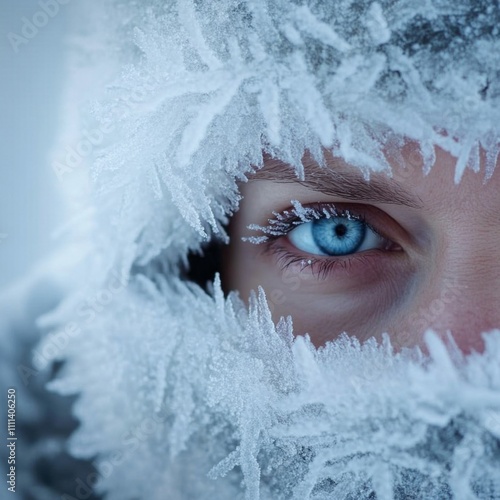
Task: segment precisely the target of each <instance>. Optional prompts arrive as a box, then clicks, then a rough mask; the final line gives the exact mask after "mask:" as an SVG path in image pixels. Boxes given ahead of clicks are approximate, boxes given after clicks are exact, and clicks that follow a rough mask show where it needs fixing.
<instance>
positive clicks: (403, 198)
mask: <svg viewBox="0 0 500 500" xmlns="http://www.w3.org/2000/svg"><path fill="white" fill-rule="evenodd" d="M417 151H418V148H417V147H416V145H415V144H411V143H408V144H407V145H406V146H405V147H404V148H403V150H402V152H401V153H402V157H403V161H402V162H401V163H400V164H398V165H396V164H395V162H391V163H394V164H393V173H392V177H389V176H388V175H386V174H385V173H377V174H371V176H370V180H369V181H366V180H364V179H363V176H362V175H361V174H360V172H359V170H358V169H356V168H354V167H352V166H349V165H347V164H345V163H344V162H342V161H341V160H339V159H338V158H333V157H332V156H331V155H328V154H327V156H326V159H327V166H326V167H327V168H321V167H319V166H318V165H317V164H316V163H315V162H314V161H313V160H312V159H311V157H310V156H308V155H306V156H305V157H304V159H303V163H304V165H305V180H304V181H299V180H298V179H297V178H296V176H295V174H294V171H293V169H292V168H291V167H290V166H287V165H285V164H283V163H281V162H279V161H277V160H272V159H268V160H267V161H266V162H265V166H264V168H263V169H262V170H260V171H259V172H257V173H256V174H255V175H254V176H253V177H252V178H251V179H250V180H249V182H248V183H246V184H243V185H242V186H241V192H242V195H243V200H242V202H241V208H240V210H239V212H238V213H237V214H236V215H235V216H234V218H233V220H232V223H231V227H230V236H231V244H230V245H229V248H228V250H227V254H226V255H225V258H224V260H225V262H226V263H227V265H226V268H225V269H224V271H223V281H224V284H225V287H226V289H236V290H238V291H239V292H240V295H241V296H242V298H244V299H248V297H249V294H250V291H251V290H256V289H257V288H258V287H259V286H261V287H263V288H264V291H265V292H266V296H267V299H268V303H269V306H270V308H271V311H272V313H273V318H274V319H275V320H276V321H277V320H279V318H280V317H281V316H288V315H290V316H292V319H293V325H294V332H295V334H297V335H301V334H305V333H308V334H309V335H310V337H311V340H312V341H313V343H314V344H315V345H316V346H321V345H323V344H324V343H325V342H327V341H329V340H333V339H335V338H336V337H338V336H339V335H340V334H341V333H342V332H346V333H348V334H349V335H354V336H356V337H358V338H359V339H360V340H361V341H363V340H366V339H368V338H370V337H375V338H377V339H378V340H380V339H381V338H382V334H383V333H384V332H387V333H388V334H389V336H390V339H391V343H392V345H393V346H394V347H395V348H396V349H400V348H402V347H406V346H407V347H411V346H415V345H419V346H421V347H422V348H424V350H425V347H424V346H425V343H424V333H425V330H426V329H427V328H432V329H434V330H435V331H436V332H437V333H438V334H440V335H441V336H442V337H443V338H444V339H445V341H446V342H449V341H450V340H449V332H451V334H452V335H453V339H454V341H455V342H456V344H457V345H458V346H459V348H460V349H461V350H462V351H463V352H465V353H469V352H470V351H471V350H478V351H481V350H482V348H483V341H482V337H481V333H482V332H485V331H488V330H490V329H492V328H495V327H500V307H499V304H500V265H499V262H500V196H499V194H500V171H499V168H498V167H497V169H496V170H495V172H494V174H493V177H492V178H491V179H490V180H489V181H487V183H485V182H484V170H483V171H481V172H479V173H475V172H473V171H472V170H470V169H467V170H466V172H465V173H464V175H463V177H462V180H461V182H460V183H459V184H458V185H457V184H455V183H454V175H455V161H456V160H455V159H454V158H453V157H452V156H450V155H449V154H447V153H445V152H443V151H442V150H439V149H438V150H436V165H435V166H434V167H433V169H432V170H431V172H430V173H429V174H428V175H426V176H425V175H424V174H423V173H422V168H421V165H418V163H419V161H418V160H417V161H416V158H418V156H417ZM388 157H389V154H388ZM249 226H250V228H249Z"/></svg>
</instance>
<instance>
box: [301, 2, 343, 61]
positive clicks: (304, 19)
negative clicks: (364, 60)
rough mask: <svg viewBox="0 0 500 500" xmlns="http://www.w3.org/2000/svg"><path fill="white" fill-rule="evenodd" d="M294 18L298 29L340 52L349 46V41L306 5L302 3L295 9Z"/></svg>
mask: <svg viewBox="0 0 500 500" xmlns="http://www.w3.org/2000/svg"><path fill="white" fill-rule="evenodd" d="M295 19H296V22H297V26H298V27H299V28H300V29H302V30H303V31H305V32H306V33H307V34H309V35H311V36H312V37H314V38H316V39H318V40H321V41H322V42H323V43H326V44H328V45H331V46H332V47H334V48H335V49H337V50H339V51H340V52H346V51H348V50H349V49H350V48H351V47H350V45H349V43H348V42H346V41H345V40H343V39H342V37H341V36H339V35H338V34H337V33H335V31H334V30H333V29H332V27H331V26H329V25H328V24H326V23H324V22H323V21H320V20H319V19H318V18H317V17H316V16H315V15H314V14H313V13H312V12H311V10H310V9H309V7H308V6H307V5H302V6H300V7H299V8H298V9H297V10H296V11H295Z"/></svg>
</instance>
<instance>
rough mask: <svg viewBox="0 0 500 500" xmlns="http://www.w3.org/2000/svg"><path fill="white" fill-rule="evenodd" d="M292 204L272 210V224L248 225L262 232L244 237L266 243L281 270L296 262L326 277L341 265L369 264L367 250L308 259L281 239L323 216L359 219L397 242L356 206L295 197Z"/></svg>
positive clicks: (318, 275)
mask: <svg viewBox="0 0 500 500" xmlns="http://www.w3.org/2000/svg"><path fill="white" fill-rule="evenodd" d="M292 205H293V207H294V208H293V209H292V210H284V211H283V212H273V215H274V216H275V219H269V220H268V222H269V225H267V226H259V225H257V224H251V225H249V226H248V229H251V230H254V231H260V232H261V233H263V235H261V236H250V237H246V238H243V240H244V241H249V242H251V243H254V244H262V243H264V244H265V246H264V249H263V253H269V254H271V255H273V256H275V257H276V258H277V262H278V265H279V266H280V269H281V271H285V270H286V269H287V268H289V267H290V266H292V265H294V264H298V263H301V264H302V265H303V268H306V267H309V268H310V270H311V273H312V274H313V275H316V276H317V278H318V279H320V278H325V277H327V276H328V275H329V274H330V273H332V272H333V271H334V270H335V268H337V267H338V266H341V267H343V268H344V269H350V268H351V267H352V266H353V265H354V264H356V263H359V264H360V265H363V264H365V265H366V264H368V261H369V258H368V257H367V256H365V255H363V253H364V252H360V253H358V254H352V255H348V256H342V257H319V258H318V257H315V258H314V259H307V258H304V256H300V255H298V254H296V253H294V252H291V251H290V250H287V249H286V248H285V247H284V246H283V244H281V243H280V239H281V238H282V237H284V236H286V235H287V234H288V233H289V232H290V231H292V230H293V229H295V228H296V227H298V226H299V225H300V224H305V223H307V222H311V221H313V220H317V219H320V218H325V217H346V218H348V219H355V220H358V221H360V222H362V223H363V224H365V225H366V226H367V227H368V228H369V229H371V230H372V231H373V232H374V233H376V234H378V235H379V236H380V237H381V238H383V239H385V240H386V241H387V242H388V243H389V244H390V245H394V243H393V242H392V241H391V240H390V239H389V238H388V237H387V236H385V235H384V234H382V233H381V232H380V231H379V230H377V228H376V227H374V226H373V225H372V224H370V223H369V222H368V221H367V220H366V218H365V216H364V215H363V214H361V213H358V212H356V211H354V210H351V209H341V208H338V207H337V206H336V205H334V204H331V203H313V204H310V205H306V206H302V205H301V203H300V202H298V201H296V200H292Z"/></svg>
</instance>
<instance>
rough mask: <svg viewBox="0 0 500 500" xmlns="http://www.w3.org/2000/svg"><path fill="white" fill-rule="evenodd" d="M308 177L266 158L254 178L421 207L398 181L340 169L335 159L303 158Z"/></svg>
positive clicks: (420, 203)
mask: <svg viewBox="0 0 500 500" xmlns="http://www.w3.org/2000/svg"><path fill="white" fill-rule="evenodd" d="M303 164H304V168H305V179H302V180H301V179H299V178H298V177H297V174H296V172H295V170H294V168H293V167H291V166H290V165H287V164H286V163H284V162H282V161H280V160H276V159H274V158H273V159H265V161H264V167H263V168H262V169H260V170H258V171H257V172H256V173H255V175H253V176H252V177H251V180H254V179H255V180H270V181H273V182H278V183H287V184H288V183H299V184H300V185H302V186H304V187H306V188H308V189H311V190H313V191H317V192H320V193H323V194H326V195H328V196H338V197H342V198H347V199H350V200H356V201H365V202H374V203H386V204H391V205H405V206H407V207H410V208H421V207H422V206H423V203H422V200H421V199H420V198H419V197H418V196H415V195H413V194H411V193H410V192H408V191H407V190H406V189H405V188H404V187H403V186H402V185H401V184H400V183H399V182H397V181H395V180H393V179H390V178H386V179H384V178H381V177H372V178H370V180H366V179H365V178H364V177H363V176H362V175H361V173H359V174H357V173H356V172H352V173H351V172H338V171H335V170H334V164H333V165H332V161H331V160H330V161H329V160H327V165H328V166H327V167H321V166H319V165H318V164H317V163H316V162H314V161H312V160H310V159H306V160H304V161H303Z"/></svg>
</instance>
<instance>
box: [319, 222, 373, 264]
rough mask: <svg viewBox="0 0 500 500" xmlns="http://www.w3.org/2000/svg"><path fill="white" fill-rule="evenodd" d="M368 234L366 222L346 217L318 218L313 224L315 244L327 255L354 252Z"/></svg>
mask: <svg viewBox="0 0 500 500" xmlns="http://www.w3.org/2000/svg"><path fill="white" fill-rule="evenodd" d="M365 235H366V224H364V223H363V222H361V221H359V220H355V219H346V218H345V217H331V218H329V219H320V220H316V221H314V222H313V224H312V236H313V239H314V242H315V244H316V245H317V246H318V247H319V248H320V249H321V251H322V252H324V253H325V254H326V255H332V256H338V255H348V254H351V253H354V252H356V251H357V250H358V248H360V246H361V244H362V243H363V241H364V239H365Z"/></svg>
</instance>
